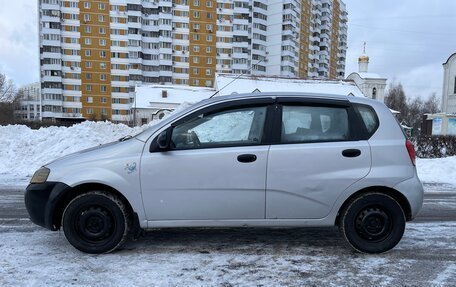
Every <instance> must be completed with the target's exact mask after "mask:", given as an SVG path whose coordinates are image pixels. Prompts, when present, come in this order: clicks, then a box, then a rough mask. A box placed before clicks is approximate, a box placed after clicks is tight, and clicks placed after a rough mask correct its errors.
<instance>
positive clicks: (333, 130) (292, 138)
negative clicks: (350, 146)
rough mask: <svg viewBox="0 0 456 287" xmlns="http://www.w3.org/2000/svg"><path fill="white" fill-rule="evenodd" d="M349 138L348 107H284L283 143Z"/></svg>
mask: <svg viewBox="0 0 456 287" xmlns="http://www.w3.org/2000/svg"><path fill="white" fill-rule="evenodd" d="M349 138H350V132H349V125H348V113H347V109H346V108H339V107H318V106H291V105H290V106H287V105H284V106H283V108H282V143H305V142H319V141H342V140H348V139H349Z"/></svg>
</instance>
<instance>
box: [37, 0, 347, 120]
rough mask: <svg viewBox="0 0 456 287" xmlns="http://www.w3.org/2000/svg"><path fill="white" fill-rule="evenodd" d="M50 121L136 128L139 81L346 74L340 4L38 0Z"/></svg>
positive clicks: (204, 82)
mask: <svg viewBox="0 0 456 287" xmlns="http://www.w3.org/2000/svg"><path fill="white" fill-rule="evenodd" d="M38 2H39V10H40V13H39V14H40V17H39V27H40V28H39V29H40V60H41V65H40V70H41V71H40V72H41V88H42V105H43V112H42V117H43V119H57V120H68V119H70V120H72V119H96V120H103V119H108V120H112V121H114V122H124V123H127V122H128V121H129V120H130V119H131V116H130V108H131V102H132V101H133V96H134V87H135V85H137V84H148V83H150V84H176V85H190V86H205V87H213V86H214V77H215V74H216V73H233V74H252V75H262V76H266V75H267V76H282V77H293V78H296V77H299V78H310V79H312V78H318V79H336V78H341V79H342V78H344V70H345V52H346V49H347V44H346V39H347V12H346V9H345V5H344V3H343V2H342V1H340V0H172V1H171V0H91V1H89V0H38Z"/></svg>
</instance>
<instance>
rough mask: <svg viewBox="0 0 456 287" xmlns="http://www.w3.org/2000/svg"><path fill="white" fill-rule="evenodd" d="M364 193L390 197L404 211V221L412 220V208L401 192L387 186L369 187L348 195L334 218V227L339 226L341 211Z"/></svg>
mask: <svg viewBox="0 0 456 287" xmlns="http://www.w3.org/2000/svg"><path fill="white" fill-rule="evenodd" d="M366 192H378V193H383V194H386V195H389V196H391V197H392V198H393V199H394V200H396V201H397V202H398V203H399V205H400V206H401V208H402V210H403V211H404V214H405V219H406V221H410V220H412V218H413V216H412V208H411V206H410V203H409V202H408V200H407V198H406V197H405V195H403V194H402V193H401V192H399V191H397V190H396V189H394V188H391V187H387V186H369V187H365V188H363V189H360V190H358V191H357V192H355V193H353V194H352V195H350V196H349V197H348V198H347V199H346V200H345V201H344V203H343V204H342V205H341V206H340V208H339V210H338V212H337V216H336V220H335V222H334V225H336V226H337V225H338V224H339V218H340V213H341V212H342V210H344V209H345V208H346V207H347V206H348V205H349V204H350V202H351V201H352V200H353V199H354V198H356V197H358V196H360V195H361V194H363V193H366Z"/></svg>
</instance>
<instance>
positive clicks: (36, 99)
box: [15, 83, 41, 121]
mask: <svg viewBox="0 0 456 287" xmlns="http://www.w3.org/2000/svg"><path fill="white" fill-rule="evenodd" d="M19 95H20V99H19V100H20V105H19V106H18V110H16V111H15V114H16V116H17V117H18V118H19V119H21V120H26V121H37V120H40V119H41V100H40V99H41V93H40V83H33V84H29V85H25V86H23V87H21V88H20V90H19Z"/></svg>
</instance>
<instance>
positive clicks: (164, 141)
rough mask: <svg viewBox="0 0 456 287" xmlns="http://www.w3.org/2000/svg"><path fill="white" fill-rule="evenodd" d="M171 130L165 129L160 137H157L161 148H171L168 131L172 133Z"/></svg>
mask: <svg viewBox="0 0 456 287" xmlns="http://www.w3.org/2000/svg"><path fill="white" fill-rule="evenodd" d="M170 132H171V131H170V130H166V131H163V132H161V133H160V134H159V135H158V137H157V144H158V147H159V148H160V149H161V150H167V149H169V142H170V139H169V137H168V133H170Z"/></svg>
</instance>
